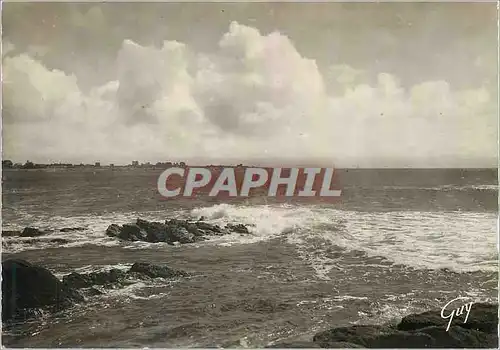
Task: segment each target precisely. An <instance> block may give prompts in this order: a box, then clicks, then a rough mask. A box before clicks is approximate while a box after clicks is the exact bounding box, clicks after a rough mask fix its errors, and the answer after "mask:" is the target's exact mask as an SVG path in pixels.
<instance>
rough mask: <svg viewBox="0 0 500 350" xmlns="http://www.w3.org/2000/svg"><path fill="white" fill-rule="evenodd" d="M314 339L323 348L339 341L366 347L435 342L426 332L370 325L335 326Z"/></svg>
mask: <svg viewBox="0 0 500 350" xmlns="http://www.w3.org/2000/svg"><path fill="white" fill-rule="evenodd" d="M313 341H314V342H315V343H317V344H318V345H319V346H320V347H322V348H332V347H334V345H335V344H338V343H339V342H347V343H352V344H357V345H359V346H361V347H365V348H401V347H404V348H408V347H412V348H424V347H429V346H432V344H433V339H432V338H431V337H430V336H429V335H426V334H422V333H410V332H404V331H398V330H394V329H390V328H385V327H382V326H370V325H357V326H351V327H340V328H333V329H330V330H327V331H324V332H321V333H318V334H316V335H315V336H314V338H313Z"/></svg>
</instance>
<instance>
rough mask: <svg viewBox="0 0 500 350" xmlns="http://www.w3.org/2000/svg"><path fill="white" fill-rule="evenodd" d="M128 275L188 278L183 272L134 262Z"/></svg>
mask: <svg viewBox="0 0 500 350" xmlns="http://www.w3.org/2000/svg"><path fill="white" fill-rule="evenodd" d="M128 273H138V274H144V275H146V276H148V277H151V278H158V277H160V278H173V277H185V276H188V274H187V273H186V272H184V271H179V270H174V269H171V268H170V267H168V266H165V265H163V266H161V265H153V264H148V263H139V262H136V263H135V264H134V265H132V267H131V268H130V270H129V271H128Z"/></svg>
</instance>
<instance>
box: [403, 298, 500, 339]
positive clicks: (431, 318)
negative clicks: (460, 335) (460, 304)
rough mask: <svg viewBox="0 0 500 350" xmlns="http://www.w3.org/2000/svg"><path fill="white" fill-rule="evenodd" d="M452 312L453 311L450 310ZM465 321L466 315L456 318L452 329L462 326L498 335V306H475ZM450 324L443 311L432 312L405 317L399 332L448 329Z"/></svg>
mask: <svg viewBox="0 0 500 350" xmlns="http://www.w3.org/2000/svg"><path fill="white" fill-rule="evenodd" d="M450 310H452V309H451V308H450ZM464 319H465V313H464V315H462V316H455V317H454V318H453V321H452V323H451V327H450V329H451V328H452V327H456V326H460V327H462V328H470V329H475V330H478V331H483V332H487V333H492V332H493V333H496V332H497V328H498V305H497V304H486V303H477V304H473V305H472V308H471V311H470V313H469V318H468V319H467V323H463V322H464ZM448 322H449V319H444V318H442V317H441V310H431V311H426V312H423V313H420V314H412V315H408V316H405V317H403V319H402V320H401V322H400V323H399V324H398V326H397V328H398V329H399V330H416V329H420V328H424V327H428V326H438V327H444V328H445V329H446V327H447V325H448Z"/></svg>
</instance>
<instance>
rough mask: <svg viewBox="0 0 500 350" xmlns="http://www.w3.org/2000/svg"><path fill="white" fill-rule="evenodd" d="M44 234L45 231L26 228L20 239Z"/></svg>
mask: <svg viewBox="0 0 500 350" xmlns="http://www.w3.org/2000/svg"><path fill="white" fill-rule="evenodd" d="M44 234H46V232H45V231H41V230H39V229H37V228H34V227H26V228H25V229H24V230H23V232H21V237H38V236H43V235H44Z"/></svg>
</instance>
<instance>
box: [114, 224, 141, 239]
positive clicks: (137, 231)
mask: <svg viewBox="0 0 500 350" xmlns="http://www.w3.org/2000/svg"><path fill="white" fill-rule="evenodd" d="M118 238H120V239H122V240H124V241H131V242H135V241H146V240H147V233H146V232H145V231H144V230H143V229H141V228H140V227H139V226H137V225H134V224H125V225H123V226H122V228H121V230H120V234H119V235H118Z"/></svg>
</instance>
